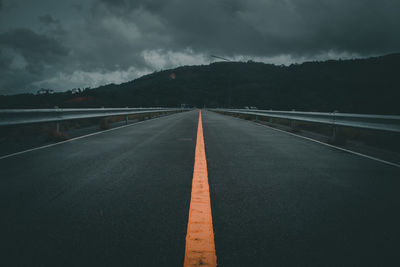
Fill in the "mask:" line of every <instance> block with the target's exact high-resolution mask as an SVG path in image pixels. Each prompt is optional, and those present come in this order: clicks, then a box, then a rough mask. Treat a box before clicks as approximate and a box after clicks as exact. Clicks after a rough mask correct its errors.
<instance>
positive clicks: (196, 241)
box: [184, 111, 217, 267]
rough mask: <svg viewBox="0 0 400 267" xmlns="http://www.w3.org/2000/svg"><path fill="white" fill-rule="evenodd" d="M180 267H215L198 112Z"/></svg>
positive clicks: (207, 188) (207, 187)
mask: <svg viewBox="0 0 400 267" xmlns="http://www.w3.org/2000/svg"><path fill="white" fill-rule="evenodd" d="M184 266H185V267H189V266H217V256H216V253H215V243H214V230H213V225H212V216H211V201H210V188H209V185H208V174H207V160H206V152H205V148H204V136H203V124H202V122H201V111H200V113H199V123H198V127H197V141H196V153H195V159H194V170H193V182H192V195H191V199H190V208H189V222H188V227H187V234H186V248H185V261H184Z"/></svg>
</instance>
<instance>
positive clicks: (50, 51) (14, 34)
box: [0, 29, 68, 64]
mask: <svg viewBox="0 0 400 267" xmlns="http://www.w3.org/2000/svg"><path fill="white" fill-rule="evenodd" d="M0 47H7V48H9V49H13V50H15V51H17V52H19V53H20V54H21V55H22V56H24V57H25V58H26V59H27V60H28V61H29V62H31V63H32V64H34V62H49V63H51V62H54V61H56V60H57V59H58V58H59V57H63V56H67V55H68V50H67V49H66V48H65V47H63V45H62V44H61V43H60V42H59V41H57V40H56V39H54V38H52V37H48V36H46V35H43V34H38V33H35V32H34V31H31V30H29V29H14V30H10V31H8V32H5V33H2V34H0Z"/></svg>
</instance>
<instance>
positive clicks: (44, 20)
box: [38, 14, 60, 25]
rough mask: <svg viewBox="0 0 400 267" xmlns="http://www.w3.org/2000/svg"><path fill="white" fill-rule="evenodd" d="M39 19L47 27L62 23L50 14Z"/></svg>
mask: <svg viewBox="0 0 400 267" xmlns="http://www.w3.org/2000/svg"><path fill="white" fill-rule="evenodd" d="M38 19H39V21H40V22H41V23H43V24H45V25H51V24H59V23H60V21H59V20H57V19H55V18H53V17H52V16H51V15H49V14H46V15H43V16H39V17H38Z"/></svg>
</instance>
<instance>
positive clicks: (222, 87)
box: [0, 54, 400, 114]
mask: <svg viewBox="0 0 400 267" xmlns="http://www.w3.org/2000/svg"><path fill="white" fill-rule="evenodd" d="M399 90H400V54H391V55H387V56H382V57H374V58H368V59H352V60H329V61H324V62H306V63H303V64H293V65H290V66H276V65H271V64H264V63H257V62H252V61H249V62H217V63H212V64H209V65H202V66H183V67H179V68H176V69H171V70H164V71H160V72H155V73H152V74H149V75H145V76H143V77H140V78H138V79H136V80H133V81H130V82H127V83H122V84H119V85H116V84H109V85H105V86H100V87H98V88H94V89H86V90H82V91H80V92H78V93H76V94H72V92H71V91H68V92H63V93H55V94H44V95H33V94H22V95H14V96H0V108H38V107H42V108H43V107H54V106H59V107H101V106H104V107H125V106H129V107H136V106H141V107H150V106H169V107H173V106H174V107H176V106H180V105H181V104H182V103H184V104H188V105H190V106H197V107H203V106H207V107H238V108H240V107H244V106H255V107H257V108H260V109H275V110H291V109H295V110H304V111H328V112H330V111H333V110H338V111H340V112H354V113H377V114H400V105H399V96H400V91H399Z"/></svg>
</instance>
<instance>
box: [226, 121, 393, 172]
mask: <svg viewBox="0 0 400 267" xmlns="http://www.w3.org/2000/svg"><path fill="white" fill-rule="evenodd" d="M220 115H223V114H220ZM228 116H229V115H228ZM230 117H232V118H235V119H238V120H242V121H248V122H253V123H255V124H258V125H261V126H264V127H267V128H269V129H272V130H275V131H278V132H282V133H285V134H289V135H293V136H297V137H299V138H303V139H306V140H309V141H312V142H315V143H318V144H321V145H324V146H328V147H332V148H335V149H337V150H341V151H344V152H347V153H350V154H354V155H357V156H360V157H363V158H367V159H372V160H375V161H378V162H381V163H384V164H387V165H391V166H394V167H397V168H400V164H397V163H394V162H390V161H386V160H383V159H379V158H375V157H372V156H368V155H365V154H362V153H358V152H355V151H351V150H348V149H345V148H341V147H338V146H334V145H331V144H327V143H324V142H321V141H318V140H315V139H312V138H309V137H305V136H301V135H297V134H294V133H290V132H287V131H284V130H280V129H276V128H274V127H271V126H268V125H265V124H262V123H258V122H254V121H249V120H243V119H240V118H236V117H233V116H230Z"/></svg>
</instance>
